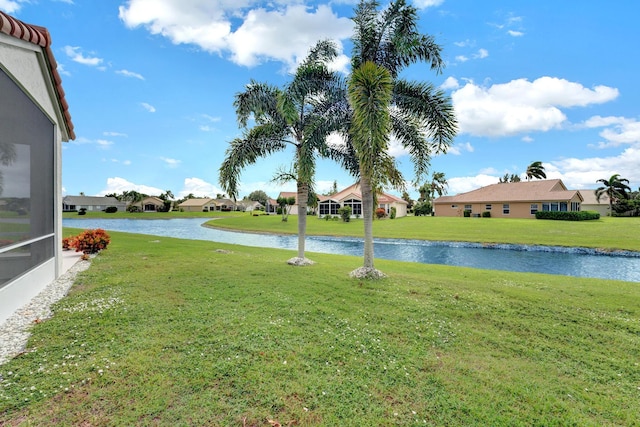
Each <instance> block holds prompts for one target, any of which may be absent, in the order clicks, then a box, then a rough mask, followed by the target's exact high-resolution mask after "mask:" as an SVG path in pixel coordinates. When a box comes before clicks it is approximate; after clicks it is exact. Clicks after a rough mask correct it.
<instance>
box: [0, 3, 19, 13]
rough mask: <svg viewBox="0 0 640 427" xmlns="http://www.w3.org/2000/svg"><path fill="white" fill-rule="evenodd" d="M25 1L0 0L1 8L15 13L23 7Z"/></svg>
mask: <svg viewBox="0 0 640 427" xmlns="http://www.w3.org/2000/svg"><path fill="white" fill-rule="evenodd" d="M21 3H23V1H12V0H0V10H2V11H4V12H7V13H15V12H17V11H19V10H20V7H22V5H21Z"/></svg>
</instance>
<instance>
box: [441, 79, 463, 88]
mask: <svg viewBox="0 0 640 427" xmlns="http://www.w3.org/2000/svg"><path fill="white" fill-rule="evenodd" d="M459 87H460V83H458V80H457V79H456V78H455V77H447V79H446V80H445V81H444V83H442V84H441V85H440V88H441V89H443V90H448V89H458V88H459Z"/></svg>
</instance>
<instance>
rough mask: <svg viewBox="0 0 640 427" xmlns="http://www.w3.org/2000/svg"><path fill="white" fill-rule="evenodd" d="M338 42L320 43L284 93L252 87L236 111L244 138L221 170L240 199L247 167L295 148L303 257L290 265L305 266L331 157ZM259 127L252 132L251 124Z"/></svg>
mask: <svg viewBox="0 0 640 427" xmlns="http://www.w3.org/2000/svg"><path fill="white" fill-rule="evenodd" d="M336 56H337V49H336V46H335V44H334V43H333V42H330V41H321V42H318V43H317V44H316V45H315V46H314V47H313V48H312V49H311V51H310V53H309V55H308V56H307V58H306V59H305V60H304V61H303V62H302V64H301V65H300V66H299V67H298V69H297V70H296V73H295V75H294V76H293V79H292V81H291V82H290V83H289V84H287V85H286V86H284V87H283V88H282V89H281V88H278V87H275V86H272V85H270V84H267V83H258V82H255V81H252V82H251V83H249V84H248V85H247V86H246V90H245V91H244V92H241V93H238V94H237V95H236V98H235V102H234V106H235V108H236V116H237V118H238V123H239V124H240V125H241V127H243V128H244V132H243V136H242V137H241V138H236V139H234V140H233V141H231V142H230V143H229V147H228V148H227V151H226V154H225V159H224V161H223V163H222V165H221V167H220V177H219V180H220V184H221V185H222V187H223V188H224V190H225V191H226V192H227V194H229V196H230V197H233V198H236V197H237V196H238V190H239V179H240V174H241V172H242V170H243V169H244V167H246V166H248V165H250V164H253V163H255V162H256V161H257V160H258V159H259V158H262V157H267V156H269V155H271V154H273V153H275V152H279V151H284V150H286V149H287V148H288V147H291V146H292V147H293V148H294V159H293V171H294V175H295V179H296V186H297V202H298V256H297V259H293V260H289V262H290V263H292V264H296V265H300V264H306V263H309V262H310V261H309V260H306V258H305V235H306V227H307V201H308V194H309V190H310V189H311V188H312V186H313V178H314V174H315V167H316V163H315V160H316V155H317V154H320V155H323V154H325V151H326V137H327V135H328V134H329V133H330V131H331V126H334V125H335V122H334V121H333V116H332V115H331V114H330V111H331V108H332V106H333V105H334V104H335V100H334V97H335V96H336V94H337V93H340V92H337V91H336V90H335V87H338V86H339V85H340V77H339V76H338V75H337V74H336V73H334V72H331V71H329V69H328V66H327V64H328V63H329V62H330V61H331V60H333V59H334V58H336ZM250 117H253V118H254V119H255V125H254V126H253V127H251V128H248V127H247V123H248V121H249V118H250Z"/></svg>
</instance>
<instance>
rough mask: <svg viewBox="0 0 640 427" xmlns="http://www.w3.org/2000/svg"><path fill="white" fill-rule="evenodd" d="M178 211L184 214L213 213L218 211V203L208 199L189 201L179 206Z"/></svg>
mask: <svg viewBox="0 0 640 427" xmlns="http://www.w3.org/2000/svg"><path fill="white" fill-rule="evenodd" d="M178 209H179V210H181V211H184V212H213V211H215V210H216V201H215V199H210V198H208V197H204V198H196V199H187V200H185V201H184V202H182V203H180V204H179V205H178Z"/></svg>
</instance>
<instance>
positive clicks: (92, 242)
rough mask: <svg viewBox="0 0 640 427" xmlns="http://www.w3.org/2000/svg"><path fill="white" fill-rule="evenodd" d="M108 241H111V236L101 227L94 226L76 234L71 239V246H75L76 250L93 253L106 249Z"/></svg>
mask: <svg viewBox="0 0 640 427" xmlns="http://www.w3.org/2000/svg"><path fill="white" fill-rule="evenodd" d="M109 242H111V237H109V235H108V234H107V233H106V232H105V231H104V230H103V229H101V228H96V229H95V230H85V231H83V232H82V233H80V234H78V236H77V237H76V238H75V239H74V241H73V247H75V248H76V252H83V253H85V254H95V253H98V252H100V251H101V250H102V249H106V248H107V245H108V244H109Z"/></svg>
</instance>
